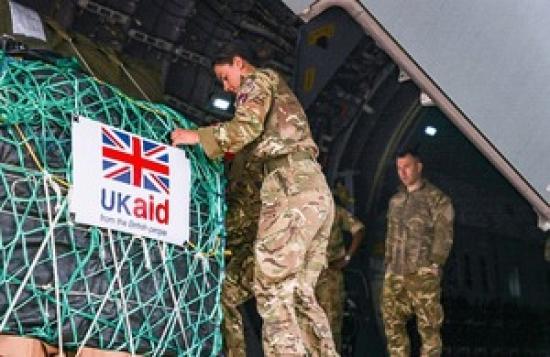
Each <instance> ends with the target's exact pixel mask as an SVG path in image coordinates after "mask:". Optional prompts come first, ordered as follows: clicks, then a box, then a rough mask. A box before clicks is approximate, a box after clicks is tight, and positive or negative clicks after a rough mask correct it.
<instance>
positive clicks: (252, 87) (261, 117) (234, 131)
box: [199, 72, 273, 158]
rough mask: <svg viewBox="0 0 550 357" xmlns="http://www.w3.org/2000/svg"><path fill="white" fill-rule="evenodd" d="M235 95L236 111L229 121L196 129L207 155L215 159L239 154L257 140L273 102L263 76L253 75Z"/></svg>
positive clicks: (262, 74) (270, 81)
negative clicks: (230, 154)
mask: <svg viewBox="0 0 550 357" xmlns="http://www.w3.org/2000/svg"><path fill="white" fill-rule="evenodd" d="M245 81H246V82H245V83H244V84H243V88H241V89H240V90H239V93H238V94H237V107H236V109H235V116H234V117H233V119H232V120H230V121H228V122H225V123H221V124H219V125H216V126H211V127H206V128H201V129H199V138H200V143H201V145H202V147H203V148H204V151H205V152H206V155H208V157H210V158H216V157H220V156H222V155H223V153H224V152H234V153H236V152H239V151H240V150H241V149H242V148H243V147H244V146H246V144H248V143H250V142H252V141H253V140H255V139H256V138H258V137H259V136H260V134H261V133H262V132H263V130H264V122H265V119H266V117H267V114H268V112H269V109H270V108H271V102H272V100H273V92H272V81H273V79H272V78H270V77H269V76H268V75H267V74H266V73H263V72H256V73H255V74H254V77H253V78H250V79H248V80H245Z"/></svg>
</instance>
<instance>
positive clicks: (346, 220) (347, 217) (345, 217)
mask: <svg viewBox="0 0 550 357" xmlns="http://www.w3.org/2000/svg"><path fill="white" fill-rule="evenodd" d="M341 211H342V213H341V222H342V229H343V230H345V231H347V232H349V233H351V234H352V235H353V234H355V233H357V232H359V231H360V230H362V229H364V228H365V226H364V225H363V223H361V221H360V220H358V219H357V218H355V217H354V216H353V215H352V214H351V213H350V212H349V211H348V210H347V209H344V208H342V209H341Z"/></svg>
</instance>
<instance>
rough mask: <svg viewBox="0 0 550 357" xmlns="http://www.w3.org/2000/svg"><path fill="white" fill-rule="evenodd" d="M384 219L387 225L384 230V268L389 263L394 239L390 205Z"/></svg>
mask: <svg viewBox="0 0 550 357" xmlns="http://www.w3.org/2000/svg"><path fill="white" fill-rule="evenodd" d="M386 219H387V222H388V223H387V228H386V242H385V244H384V245H385V255H384V266H385V267H387V266H388V264H389V263H390V262H391V259H392V256H391V252H392V246H393V237H395V226H394V225H393V224H392V221H391V203H390V207H389V208H388V215H387V217H386Z"/></svg>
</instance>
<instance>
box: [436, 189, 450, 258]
mask: <svg viewBox="0 0 550 357" xmlns="http://www.w3.org/2000/svg"><path fill="white" fill-rule="evenodd" d="M433 217H434V241H433V245H432V252H431V261H432V262H434V263H436V264H438V265H443V264H445V261H446V260H447V257H448V256H449V251H450V250H451V246H452V244H453V221H454V210H453V205H452V203H451V199H450V198H449V197H447V196H445V195H443V196H441V198H440V199H439V200H438V202H437V203H436V206H435V208H434V212H433Z"/></svg>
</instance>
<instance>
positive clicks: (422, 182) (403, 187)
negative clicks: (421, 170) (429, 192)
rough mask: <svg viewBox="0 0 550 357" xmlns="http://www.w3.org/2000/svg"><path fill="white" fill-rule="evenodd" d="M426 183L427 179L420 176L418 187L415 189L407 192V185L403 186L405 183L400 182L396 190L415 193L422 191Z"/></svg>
mask: <svg viewBox="0 0 550 357" xmlns="http://www.w3.org/2000/svg"><path fill="white" fill-rule="evenodd" d="M427 183H428V180H427V179H425V178H421V179H420V187H418V189H417V190H414V191H412V192H409V191H407V187H405V185H403V184H400V185H399V187H398V191H399V192H401V193H409V194H412V193H415V192H420V191H422V190H423V189H424V188H425V187H426V184H427Z"/></svg>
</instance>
